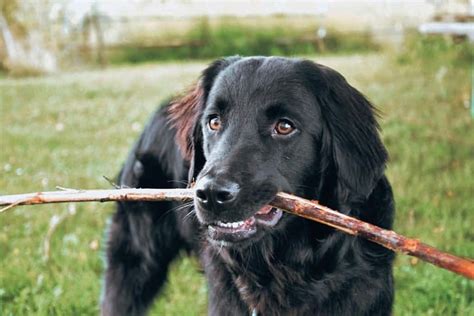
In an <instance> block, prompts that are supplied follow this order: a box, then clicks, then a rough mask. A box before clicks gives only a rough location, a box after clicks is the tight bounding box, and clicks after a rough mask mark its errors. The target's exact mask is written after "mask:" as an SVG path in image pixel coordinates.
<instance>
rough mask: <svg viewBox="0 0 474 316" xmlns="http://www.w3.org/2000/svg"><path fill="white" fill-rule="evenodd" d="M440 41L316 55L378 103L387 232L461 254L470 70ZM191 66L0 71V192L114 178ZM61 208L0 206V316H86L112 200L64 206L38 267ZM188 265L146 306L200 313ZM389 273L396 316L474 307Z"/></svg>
mask: <svg viewBox="0 0 474 316" xmlns="http://www.w3.org/2000/svg"><path fill="white" fill-rule="evenodd" d="M452 49H454V48H452ZM452 49H448V51H447V52H446V54H447V56H448V57H447V56H446V54H445V53H443V54H439V55H436V56H433V60H432V62H430V63H425V62H421V61H420V60H418V59H416V58H415V57H416V56H415V55H413V57H411V58H410V59H406V60H405V61H404V62H403V63H400V62H399V61H398V60H397V59H396V58H395V56H393V55H392V56H388V57H387V56H386V55H380V54H377V55H363V56H359V55H352V56H339V57H337V56H336V57H331V56H326V57H321V58H318V60H317V61H318V62H320V63H323V64H327V65H329V66H331V67H333V68H335V69H338V70H339V71H340V72H341V73H343V74H344V75H345V76H346V77H347V79H348V81H349V82H351V83H353V84H354V86H355V87H357V88H358V89H360V90H361V91H363V92H364V93H365V94H366V95H367V96H368V97H369V98H370V99H371V100H372V101H373V102H374V103H375V104H377V105H378V106H379V108H380V109H381V111H382V112H383V119H382V120H381V123H382V128H383V134H382V135H383V138H384V142H385V143H386V145H387V147H388V150H389V152H390V155H391V161H390V163H389V167H388V176H389V179H390V181H391V182H392V184H393V188H394V192H395V197H396V201H397V217H396V226H395V230H396V231H398V232H400V233H402V234H406V235H408V236H412V237H417V238H420V239H421V240H423V241H426V242H427V243H429V244H431V245H434V246H436V247H438V248H441V249H444V250H446V251H450V252H454V253H456V254H458V255H461V256H467V257H471V258H472V257H474V243H473V242H472V241H473V238H474V235H473V233H472V224H471V223H472V221H473V213H472V206H473V205H474V197H473V195H472V188H473V187H474V180H473V177H472V174H474V161H473V159H472V156H473V154H474V152H473V148H474V131H473V121H472V118H471V117H470V115H469V111H468V109H467V108H466V106H467V105H468V100H469V91H470V85H469V71H468V68H467V67H464V66H462V65H458V64H457V63H453V61H452V55H451V54H452V53H453V52H452ZM450 56H451V57H450ZM435 61H436V62H435ZM203 67H204V63H179V64H173V63H169V64H143V65H136V66H133V67H131V66H127V67H121V68H112V69H108V70H105V71H101V72H98V71H84V72H79V73H71V74H63V75H59V76H56V77H44V78H30V79H15V80H14V79H9V78H0V113H2V114H1V115H0V134H1V135H2V136H1V137H0V148H2V149H6V150H1V151H0V188H1V192H0V194H7V193H12V194H13V193H19V192H30V191H37V190H53V189H54V188H55V186H56V185H60V186H63V187H71V188H85V189H92V188H100V187H108V186H109V184H108V183H107V182H106V181H104V180H103V179H102V176H103V175H106V176H109V177H111V178H113V176H114V175H115V174H116V172H117V170H118V169H119V168H120V165H121V164H122V162H123V160H124V158H125V156H126V154H127V151H128V150H129V148H130V147H131V145H132V144H133V142H134V140H135V138H136V137H137V135H138V133H139V132H140V130H141V128H142V127H143V123H144V122H145V121H146V119H147V117H148V116H149V114H150V113H151V112H152V111H153V110H154V108H155V106H156V104H157V103H158V101H159V100H160V99H162V98H164V97H167V96H169V94H170V93H174V92H178V91H180V90H181V89H183V88H184V87H185V86H186V85H187V83H191V82H193V81H194V80H195V79H196V77H197V75H198V73H199V72H200V71H201V70H202V68H203ZM443 69H444V70H443ZM440 73H444V75H440ZM70 207H71V206H69V205H44V206H33V207H19V208H17V209H13V210H11V211H9V212H7V213H6V214H2V215H0V220H1V225H0V265H1V267H2V268H1V269H0V311H1V314H2V315H97V313H98V304H99V303H98V302H99V296H100V288H101V284H100V279H101V275H102V271H103V268H102V259H101V257H102V255H103V249H104V242H103V231H104V229H105V227H106V222H107V218H108V217H109V216H110V215H111V213H112V211H113V205H112V204H88V203H83V204H77V205H76V208H77V212H76V215H74V216H69V217H68V218H67V219H66V220H65V221H64V222H63V223H61V224H60V225H59V227H58V229H57V231H56V232H55V234H54V235H53V238H52V241H51V247H52V253H51V259H50V260H49V261H48V262H45V261H43V259H42V251H43V238H44V237H45V235H46V232H47V230H48V226H49V223H50V220H51V218H53V216H54V215H60V214H64V213H66V212H68V208H70ZM97 243H98V244H99V249H97ZM198 270H199V267H198V265H197V264H196V262H195V261H194V260H190V259H182V260H178V261H177V262H176V263H175V264H174V266H173V269H172V271H171V280H170V282H169V285H168V286H167V288H166V290H165V292H164V293H163V296H162V297H161V298H160V300H159V301H158V302H157V304H156V305H155V307H154V309H153V313H152V314H154V315H204V314H205V310H206V286H205V283H204V278H203V277H202V275H201V273H199V272H198ZM395 281H396V287H397V292H396V305H395V315H472V314H474V294H473V293H474V283H473V282H472V281H468V280H466V279H463V278H461V277H459V276H457V275H455V274H452V273H450V272H447V271H443V270H441V269H438V268H436V267H434V266H431V265H429V264H426V263H423V262H420V261H417V260H413V259H412V258H410V257H407V256H404V255H399V256H398V257H397V260H396V267H395Z"/></svg>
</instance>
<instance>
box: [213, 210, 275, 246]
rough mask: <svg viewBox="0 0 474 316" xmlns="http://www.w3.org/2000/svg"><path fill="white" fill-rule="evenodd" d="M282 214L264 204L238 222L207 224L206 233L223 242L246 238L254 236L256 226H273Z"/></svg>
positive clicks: (233, 241)
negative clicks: (251, 214) (253, 213)
mask: <svg viewBox="0 0 474 316" xmlns="http://www.w3.org/2000/svg"><path fill="white" fill-rule="evenodd" d="M282 216H283V211H282V210H280V209H278V208H275V207H272V206H270V205H265V206H264V207H262V208H260V210H259V211H258V212H257V213H256V214H255V215H253V216H251V217H249V218H247V219H245V220H242V221H238V222H221V221H218V222H215V223H212V224H209V226H208V234H209V237H210V238H211V239H212V240H215V241H222V242H224V243H222V244H225V242H227V243H235V242H239V241H243V240H246V239H248V238H250V237H252V236H254V235H255V234H256V233H257V231H258V226H263V227H269V228H271V227H274V226H275V225H276V224H278V222H279V221H280V219H281V217H282Z"/></svg>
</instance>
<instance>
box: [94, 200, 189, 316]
mask: <svg viewBox="0 0 474 316" xmlns="http://www.w3.org/2000/svg"><path fill="white" fill-rule="evenodd" d="M157 208H158V209H157ZM171 208H172V205H171V204H170V203H120V204H119V206H118V210H117V213H116V214H115V215H114V217H113V219H112V223H111V226H110V228H109V240H108V247H107V267H106V272H105V284H104V292H103V298H102V304H101V313H102V315H103V316H112V315H113V316H119V315H132V316H134V315H144V314H145V313H146V311H147V308H148V307H149V306H150V304H151V302H152V301H153V298H154V297H155V296H156V294H157V292H158V291H159V290H160V288H161V287H162V285H163V283H164V282H165V280H166V275H167V271H168V265H169V263H170V262H171V261H172V260H173V258H174V257H175V256H176V255H177V253H178V252H179V249H180V248H181V247H182V239H181V238H180V236H179V233H178V229H177V228H176V217H175V213H174V212H169V211H168V210H169V209H171ZM157 214H160V216H157Z"/></svg>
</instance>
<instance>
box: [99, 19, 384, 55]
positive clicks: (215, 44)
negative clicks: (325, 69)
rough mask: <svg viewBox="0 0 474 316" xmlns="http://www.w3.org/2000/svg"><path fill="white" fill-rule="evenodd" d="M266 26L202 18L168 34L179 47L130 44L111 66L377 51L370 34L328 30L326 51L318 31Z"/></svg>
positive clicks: (122, 50)
mask: <svg viewBox="0 0 474 316" xmlns="http://www.w3.org/2000/svg"><path fill="white" fill-rule="evenodd" d="M269 24H270V25H268V26H265V25H262V24H251V23H243V22H238V21H236V20H233V19H226V20H221V21H220V22H218V23H216V24H210V22H209V20H208V19H206V18H203V19H201V20H198V21H197V22H196V25H195V26H194V27H191V28H190V29H189V30H188V31H187V32H184V33H182V32H177V33H176V34H173V33H168V34H167V36H166V38H167V39H168V40H169V39H170V38H173V39H174V41H178V42H180V43H181V45H179V46H174V45H170V46H167V45H166V40H165V41H164V42H158V43H156V45H155V46H153V45H152V46H143V45H140V43H135V44H130V45H127V46H124V47H121V48H119V49H115V50H112V51H109V53H108V57H109V60H110V61H111V62H112V63H137V62H144V61H150V60H182V59H207V58H216V57H221V56H229V55H242V56H252V55H284V56H293V55H302V54H303V55H309V54H315V53H329V52H331V53H334V52H337V53H349V52H364V51H370V50H376V49H378V45H377V44H376V43H375V42H374V41H373V40H372V37H371V36H370V34H369V33H354V32H352V33H342V32H338V31H336V30H334V29H329V30H328V32H327V36H326V38H325V39H324V45H325V48H324V51H322V50H321V48H320V47H319V46H318V44H317V41H316V29H315V27H314V26H310V27H304V28H301V27H293V26H291V24H288V23H283V24H280V25H271V23H270V22H269Z"/></svg>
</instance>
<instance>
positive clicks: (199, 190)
mask: <svg viewBox="0 0 474 316" xmlns="http://www.w3.org/2000/svg"><path fill="white" fill-rule="evenodd" d="M239 190H240V187H239V185H238V184H237V183H235V182H232V181H227V180H216V179H209V178H203V179H201V180H200V181H198V183H197V184H196V198H197V200H198V201H199V203H201V204H202V205H203V206H204V207H214V208H216V209H219V208H221V207H225V206H228V205H229V204H231V203H232V202H233V201H234V200H235V199H236V198H237V195H238V193H239Z"/></svg>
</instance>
